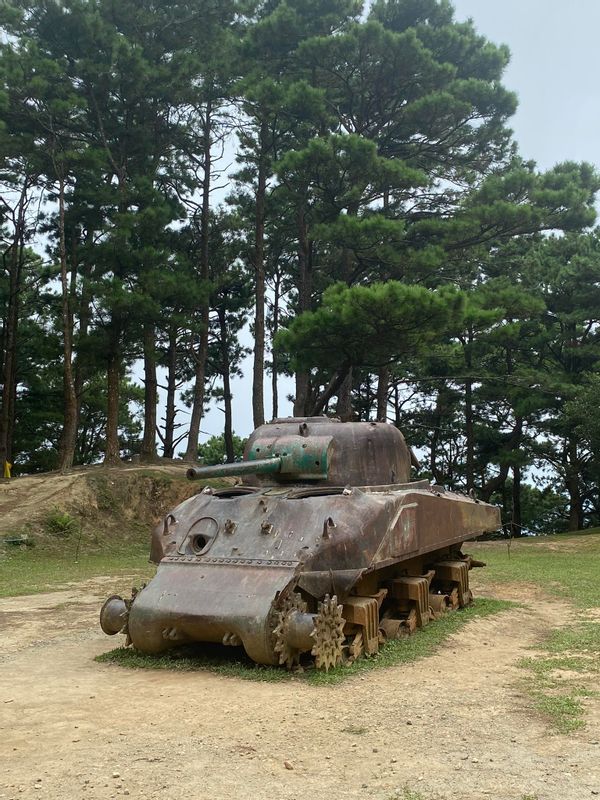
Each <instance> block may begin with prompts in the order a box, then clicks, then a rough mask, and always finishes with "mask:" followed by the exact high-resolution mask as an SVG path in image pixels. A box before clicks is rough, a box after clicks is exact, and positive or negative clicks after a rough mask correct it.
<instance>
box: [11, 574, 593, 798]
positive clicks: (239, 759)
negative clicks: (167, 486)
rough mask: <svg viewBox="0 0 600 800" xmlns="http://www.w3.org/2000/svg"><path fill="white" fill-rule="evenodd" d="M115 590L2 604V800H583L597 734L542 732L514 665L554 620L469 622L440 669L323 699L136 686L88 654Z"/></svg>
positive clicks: (173, 678) (437, 661) (177, 682)
mask: <svg viewBox="0 0 600 800" xmlns="http://www.w3.org/2000/svg"><path fill="white" fill-rule="evenodd" d="M114 588H116V587H115V586H114V581H111V580H110V579H106V580H102V579H98V580H94V581H92V582H88V583H86V584H82V585H76V586H73V587H71V588H70V589H69V590H67V591H59V592H53V593H50V594H45V595H35V596H28V597H19V598H8V599H5V600H1V601H0V628H1V629H2V638H1V641H2V655H1V656H0V764H1V768H0V798H30V797H31V798H51V799H52V800H55V798H68V799H69V800H70V798H83V800H86V799H88V800H94V799H98V800H104V799H105V798H117V797H121V796H129V797H131V798H161V800H179V798H193V799H194V800H203V799H204V798H207V799H208V798H210V800H226V799H227V800H228V799H229V798H234V799H235V800H238V798H239V799H240V800H242V799H243V798H252V800H263V799H264V800H267V798H268V800H273V799H274V798H275V800H284V799H285V800H292V799H294V798H295V800H301V798H302V800H304V798H361V799H364V798H375V799H376V800H391V798H394V797H402V795H403V790H404V788H405V787H409V788H410V789H412V790H413V791H414V792H419V793H420V795H422V796H423V797H424V798H426V800H487V799H488V798H494V800H522V798H523V797H527V796H531V797H535V798H536V800H582V799H583V798H587V797H591V796H593V795H598V794H600V741H599V740H600V718H599V715H598V707H597V706H596V707H591V708H589V709H588V717H587V726H586V728H585V729H583V730H582V731H581V732H578V733H576V734H571V735H570V736H568V737H566V736H561V735H557V734H552V733H550V731H549V729H548V727H547V726H546V725H545V724H544V723H543V721H541V720H539V719H536V717H535V715H533V714H532V713H531V711H530V710H529V709H528V702H529V701H528V699H527V697H526V696H524V695H523V694H522V693H521V692H520V690H519V689H518V680H519V677H521V674H520V671H519V670H518V669H517V668H516V666H515V662H516V661H517V659H518V658H520V657H521V656H523V655H529V654H531V651H530V650H527V649H526V648H528V647H529V646H531V645H534V644H535V643H536V641H537V640H539V637H540V636H541V635H542V634H543V633H545V632H547V630H548V629H549V627H554V626H558V625H562V624H565V623H566V622H567V621H568V618H569V614H570V610H569V608H568V607H566V606H561V605H556V604H550V603H547V602H541V603H539V604H535V606H534V607H533V608H530V609H516V610H511V611H508V612H504V613H502V614H500V615H498V616H495V617H490V618H486V619H480V620H476V621H473V622H471V623H470V624H469V625H468V626H466V627H465V628H463V629H462V631H461V632H460V633H458V634H457V635H456V636H454V637H453V638H452V639H451V640H449V642H448V643H447V644H446V645H445V646H444V647H443V648H442V649H441V650H440V651H439V652H438V653H437V654H436V655H434V656H432V657H430V658H427V659H425V660H423V661H420V662H418V663H416V664H413V665H410V666H405V667H395V668H390V669H386V670H381V671H375V672H372V673H370V674H369V675H368V676H362V677H355V678H352V679H350V680H348V681H347V682H345V683H343V684H342V685H338V686H335V687H316V686H309V685H305V684H304V683H301V682H299V681H293V682H291V683H283V684H269V683H254V682H250V681H243V680H238V679H234V678H224V677H220V676H216V675H212V674H206V673H201V672H198V673H168V672H162V671H157V672H152V671H143V670H140V671H130V670H125V669H123V668H120V667H117V666H114V665H101V664H98V663H97V662H95V661H94V656H96V655H97V654H98V653H101V652H103V651H104V650H109V649H112V648H113V647H114V646H115V645H116V640H115V639H109V638H108V637H106V636H104V635H103V634H102V633H101V632H100V631H99V629H98V627H97V614H98V609H99V606H100V603H101V601H102V599H103V598H104V597H106V596H107V594H110V593H111V591H113V589H114Z"/></svg>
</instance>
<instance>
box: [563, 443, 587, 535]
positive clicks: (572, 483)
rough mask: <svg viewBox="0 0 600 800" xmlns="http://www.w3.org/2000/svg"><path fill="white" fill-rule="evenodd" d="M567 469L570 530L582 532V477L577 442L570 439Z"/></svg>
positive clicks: (566, 480)
mask: <svg viewBox="0 0 600 800" xmlns="http://www.w3.org/2000/svg"><path fill="white" fill-rule="evenodd" d="M567 452H568V458H567V468H566V476H565V485H566V488H567V492H568V493H569V530H570V531H580V530H581V529H582V528H583V523H584V516H583V498H582V497H581V485H580V475H579V470H578V450H577V441H576V440H575V439H569V442H568V444H567Z"/></svg>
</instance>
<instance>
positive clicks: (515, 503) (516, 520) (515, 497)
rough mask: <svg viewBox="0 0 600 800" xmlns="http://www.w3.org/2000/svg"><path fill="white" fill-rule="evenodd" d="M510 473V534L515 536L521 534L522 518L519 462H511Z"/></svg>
mask: <svg viewBox="0 0 600 800" xmlns="http://www.w3.org/2000/svg"><path fill="white" fill-rule="evenodd" d="M512 474H513V485H512V515H511V536H512V537H513V538H515V537H519V536H522V535H523V524H522V523H523V519H522V516H521V466H520V465H519V464H513V467H512Z"/></svg>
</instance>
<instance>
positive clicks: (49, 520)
mask: <svg viewBox="0 0 600 800" xmlns="http://www.w3.org/2000/svg"><path fill="white" fill-rule="evenodd" d="M43 524H44V529H45V530H46V531H47V532H48V533H49V534H50V535H52V536H58V537H60V538H68V537H69V536H71V535H72V534H74V533H77V532H78V531H79V527H80V526H79V522H78V521H77V520H76V519H75V518H74V517H72V516H71V515H70V514H69V513H68V512H67V511H62V510H61V509H59V508H54V509H52V511H50V512H48V514H46V516H45V517H44V523H43Z"/></svg>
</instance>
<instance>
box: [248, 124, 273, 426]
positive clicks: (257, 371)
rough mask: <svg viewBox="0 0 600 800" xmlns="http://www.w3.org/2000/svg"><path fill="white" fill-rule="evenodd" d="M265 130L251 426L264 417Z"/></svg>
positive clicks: (262, 138) (258, 217) (257, 232)
mask: <svg viewBox="0 0 600 800" xmlns="http://www.w3.org/2000/svg"><path fill="white" fill-rule="evenodd" d="M268 132H269V128H268V124H267V122H266V121H264V122H263V123H262V125H261V131H260V141H259V147H260V151H261V152H260V155H259V160H258V180H257V187H256V223H255V240H254V276H255V277H254V279H255V284H256V287H255V302H256V310H255V316H254V368H253V375H252V416H253V419H254V427H255V428H258V427H259V426H260V425H262V424H263V423H264V421H265V400H264V372H265V200H266V194H267V159H266V139H267V135H268Z"/></svg>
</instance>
